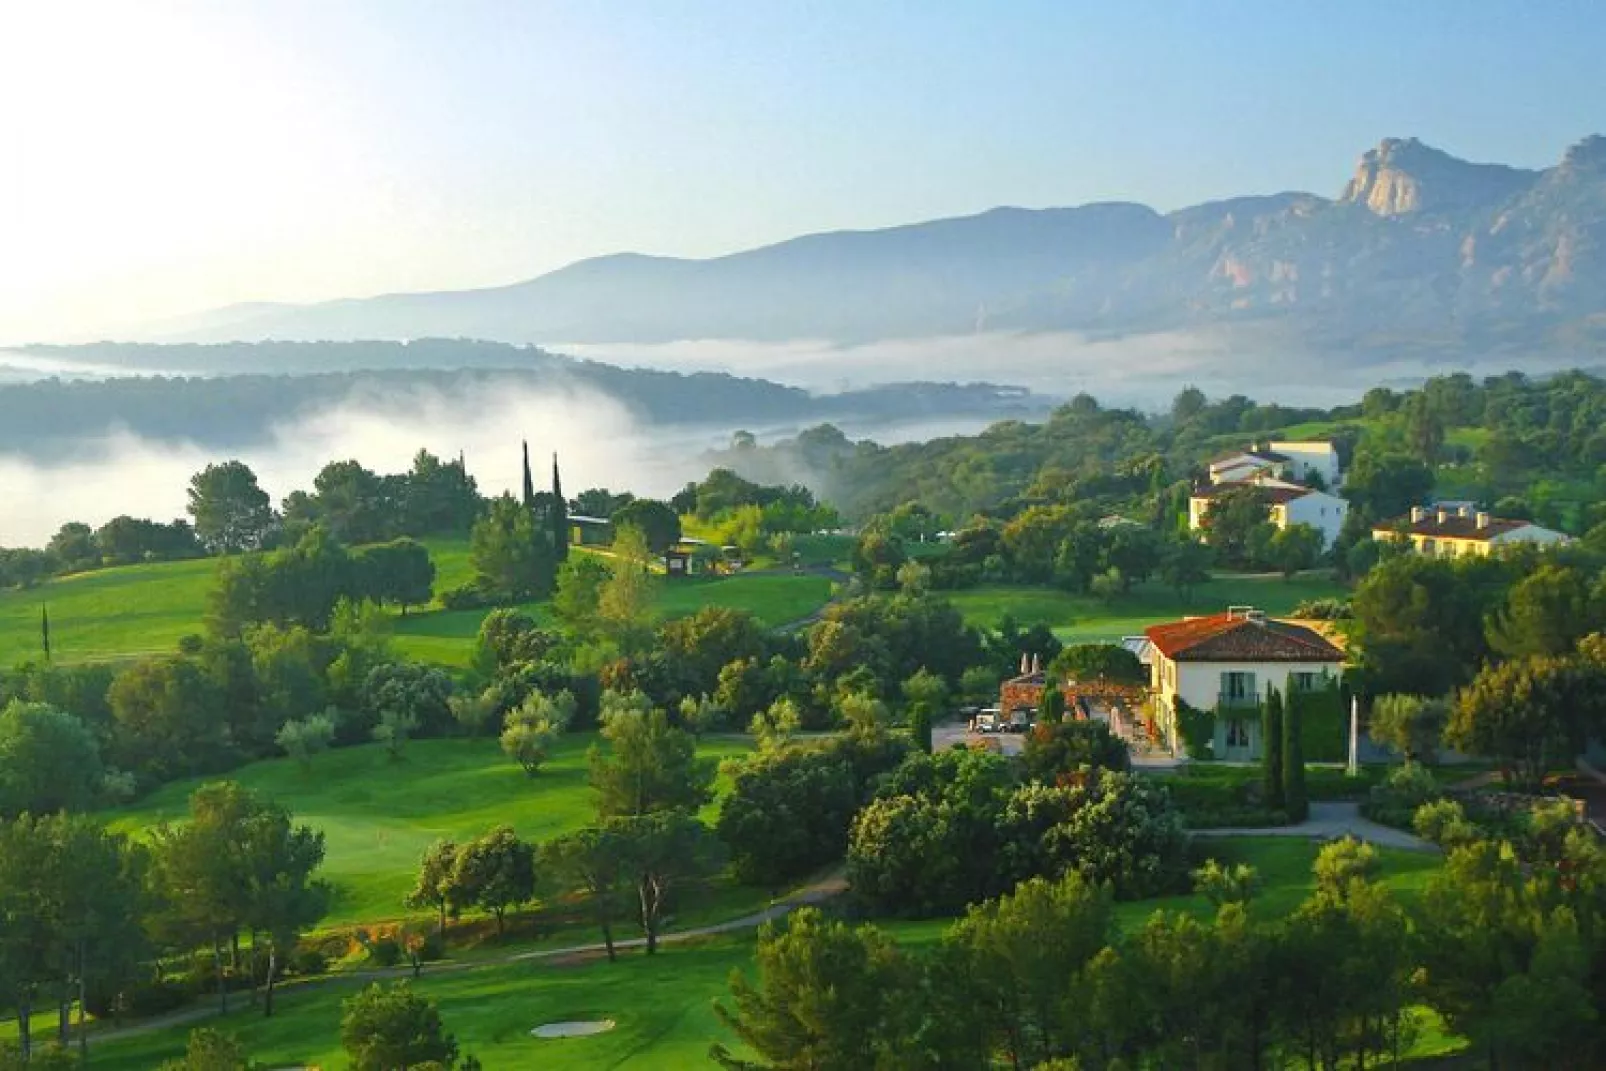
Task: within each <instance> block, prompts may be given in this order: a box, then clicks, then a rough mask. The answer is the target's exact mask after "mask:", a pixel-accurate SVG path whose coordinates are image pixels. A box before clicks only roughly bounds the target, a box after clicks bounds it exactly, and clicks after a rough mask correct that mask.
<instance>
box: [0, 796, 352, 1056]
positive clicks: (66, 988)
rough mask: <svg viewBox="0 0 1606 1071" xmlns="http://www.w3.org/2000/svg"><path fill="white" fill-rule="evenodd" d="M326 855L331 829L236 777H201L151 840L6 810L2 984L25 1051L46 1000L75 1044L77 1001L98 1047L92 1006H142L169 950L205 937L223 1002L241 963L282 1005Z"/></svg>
mask: <svg viewBox="0 0 1606 1071" xmlns="http://www.w3.org/2000/svg"><path fill="white" fill-rule="evenodd" d="M323 855H324V843H323V834H321V833H317V832H314V831H313V830H311V829H309V828H308V827H306V826H300V825H296V824H295V823H294V821H293V819H292V818H291V816H290V814H289V812H288V811H286V810H285V809H284V808H283V807H280V806H279V805H277V804H275V803H273V802H272V801H270V800H267V799H264V798H262V797H260V796H257V795H255V794H253V793H251V792H248V791H246V790H244V789H242V788H240V787H239V786H238V785H235V784H232V783H228V782H220V783H216V784H209V785H205V786H203V787H202V788H200V789H198V790H196V792H195V793H194V794H193V795H192V796H191V798H190V810H189V815H188V816H187V820H186V821H185V822H184V823H182V824H178V825H169V824H165V823H164V824H162V825H160V826H158V827H157V829H156V830H155V832H154V834H153V835H152V836H151V838H150V840H149V842H148V843H142V842H135V841H131V840H129V839H127V838H125V837H123V836H121V835H118V834H114V833H110V832H108V831H107V830H106V829H105V827H104V826H102V825H101V824H100V823H99V822H97V821H96V820H94V819H92V818H89V817H87V816H83V815H66V814H56V815H53V816H48V817H34V816H31V815H28V814H24V815H22V816H20V817H18V818H15V819H13V820H10V821H5V822H0V990H3V992H4V993H5V994H6V998H7V1000H8V1002H9V1003H10V1004H11V1006H12V1007H14V1008H15V1009H16V1014H17V1037H18V1042H19V1046H20V1049H21V1052H22V1055H23V1058H24V1059H27V1058H28V1056H29V1055H30V1053H31V1051H32V1049H33V1047H34V1037H35V1030H34V1024H33V1019H34V1014H35V1012H36V1010H38V1009H42V1008H51V1009H54V1010H55V1011H56V1013H57V1026H56V1030H55V1035H56V1040H57V1042H58V1044H60V1045H61V1046H64V1047H65V1046H66V1045H67V1044H68V1042H69V1040H70V1035H69V1024H70V1013H71V1012H72V1010H73V1009H74V1008H76V1009H77V1011H78V1017H79V1019H78V1023H79V1031H78V1035H79V1044H80V1045H81V1046H85V1047H87V1044H88V1042H87V1035H85V1033H84V1032H83V1029H82V1027H83V1017H84V1015H85V1014H86V1013H88V1012H93V1013H94V1014H96V1015H97V1016H101V1015H110V1014H113V1013H115V1012H117V1011H118V1010H119V1009H123V1008H128V1007H134V1006H138V1005H137V1004H136V1003H132V1002H137V1000H138V997H137V996H136V993H137V991H138V990H140V989H141V988H142V987H149V986H150V985H151V984H152V983H153V981H154V980H155V979H156V978H157V977H158V976H159V974H160V973H161V969H162V968H161V967H160V964H161V962H162V955H163V953H164V952H189V951H190V950H192V949H194V948H196V947H198V946H204V947H207V948H209V949H210V964H211V969H212V971H213V973H214V976H215V980H216V986H217V994H218V1000H219V1003H220V1006H221V1007H222V1009H223V1010H225V1011H226V1010H227V1008H228V991H229V987H230V983H231V980H232V978H233V977H234V976H235V975H237V974H241V973H242V972H244V974H243V976H244V977H248V978H251V979H252V980H253V984H255V983H257V982H258V981H259V982H260V984H261V986H262V993H263V1010H264V1013H265V1014H268V1015H271V1014H272V1013H273V994H274V987H275V984H276V982H277V981H278V980H279V978H280V977H281V975H282V973H283V969H284V966H285V964H286V962H287V960H288V958H289V954H290V952H291V951H292V950H293V949H294V948H295V946H296V943H297V941H298V939H299V937H300V935H301V934H302V932H304V931H305V929H306V928H307V927H309V926H311V925H312V924H313V923H314V922H316V921H317V920H318V919H319V918H321V917H322V916H323V914H324V911H325V908H326V905H327V897H328V890H327V888H326V887H325V886H324V885H323V884H322V883H320V882H319V881H317V880H316V878H315V877H314V875H315V872H316V871H317V869H318V867H319V865H320V864H321V863H322V861H323ZM242 938H243V941H244V945H245V953H244V955H245V956H248V957H249V960H250V967H249V968H244V967H243V966H242V950H241V944H242ZM253 999H254V997H253Z"/></svg>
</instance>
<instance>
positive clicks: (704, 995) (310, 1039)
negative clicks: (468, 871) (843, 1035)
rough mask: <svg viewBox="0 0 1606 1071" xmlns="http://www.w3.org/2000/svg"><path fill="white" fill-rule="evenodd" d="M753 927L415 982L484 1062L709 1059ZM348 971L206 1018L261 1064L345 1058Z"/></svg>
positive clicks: (128, 1062)
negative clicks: (698, 939)
mask: <svg viewBox="0 0 1606 1071" xmlns="http://www.w3.org/2000/svg"><path fill="white" fill-rule="evenodd" d="M752 950H753V945H752V939H751V938H750V937H748V938H741V939H723V940H718V941H709V942H702V943H698V944H696V945H692V946H670V947H668V948H666V949H665V950H664V952H663V953H662V954H660V955H658V956H655V957H648V956H645V955H642V954H640V953H630V954H627V955H626V956H625V957H624V958H622V959H621V960H620V961H619V962H618V963H613V964H610V963H607V962H598V963H592V964H589V965H587V966H561V965H552V964H547V963H542V962H540V961H535V962H531V963H520V964H506V965H501V966H497V967H493V968H488V969H485V970H477V971H473V972H470V973H455V974H454V973H446V972H439V973H434V974H432V973H431V972H430V971H428V970H426V971H425V972H424V975H423V977H422V978H421V979H419V980H418V981H417V982H415V983H414V985H415V987H416V988H417V990H418V991H419V992H420V993H424V994H427V995H428V996H431V997H433V998H435V999H436V1000H438V1001H439V1002H440V1008H441V1018H442V1020H443V1022H444V1023H445V1024H446V1028H447V1029H448V1030H449V1031H451V1032H452V1033H453V1034H454V1035H456V1037H457V1040H458V1044H459V1046H460V1047H461V1048H462V1050H463V1051H464V1052H472V1053H474V1054H475V1055H476V1056H478V1057H479V1058H480V1060H481V1062H483V1063H484V1065H485V1066H486V1067H488V1068H518V1067H529V1068H543V1069H548V1068H550V1069H553V1071H566V1069H572V1068H633V1069H637V1071H656V1069H658V1068H679V1067H707V1066H712V1065H711V1064H709V1062H708V1049H709V1046H710V1045H711V1044H712V1043H714V1042H715V1041H724V1042H726V1044H729V1045H731V1046H732V1047H733V1048H734V1047H735V1043H734V1039H733V1038H732V1037H730V1036H729V1033H728V1031H726V1030H725V1028H724V1027H723V1026H722V1025H721V1024H720V1023H719V1021H718V1020H717V1019H716V1018H715V1015H714V1011H713V999H714V998H715V997H721V996H724V995H725V994H726V993H727V992H728V990H727V979H728V978H729V975H730V972H731V970H732V968H736V967H742V968H744V969H745V968H747V966H748V964H749V962H750V960H751V958H752ZM358 988H360V986H359V985H358V983H356V982H340V983H334V984H329V985H321V986H318V987H317V988H315V989H308V990H305V991H302V992H296V990H295V989H294V988H293V987H292V988H290V989H286V990H285V991H284V993H283V996H282V997H281V999H280V1002H279V1007H278V1010H277V1013H276V1014H275V1016H274V1018H272V1019H263V1018H262V1015H261V1012H260V1011H253V1010H249V1009H247V1010H244V1011H240V1012H237V1013H235V1014H233V1015H230V1016H229V1017H228V1018H227V1019H226V1020H224V1021H223V1022H222V1023H221V1024H219V1023H218V1022H217V1021H216V1020H210V1021H209V1025H214V1026H217V1025H220V1026H221V1027H222V1029H224V1030H227V1031H229V1032H231V1033H235V1034H238V1036H239V1037H240V1040H241V1042H242V1043H243V1044H244V1045H245V1046H246V1048H247V1049H248V1050H249V1052H250V1053H251V1055H252V1056H253V1057H254V1058H255V1059H257V1060H260V1061H262V1062H263V1065H264V1066H266V1067H329V1068H334V1067H345V1066H346V1062H347V1061H346V1056H345V1053H344V1052H343V1051H342V1050H341V1048H340V1002H341V1000H343V999H344V998H345V997H347V996H349V995H350V994H351V993H353V992H355V991H356V990H357V989H358ZM571 1019H612V1020H614V1022H615V1023H616V1024H618V1025H617V1026H616V1028H615V1029H614V1030H612V1031H610V1032H608V1033H606V1034H600V1035H597V1036H595V1037H590V1038H569V1039H565V1040H553V1041H543V1040H540V1039H537V1038H533V1037H531V1036H530V1031H531V1030H533V1029H534V1028H535V1027H537V1026H539V1025H541V1024H542V1023H549V1022H560V1021H564V1020H571ZM188 1029H189V1028H188V1027H185V1028H179V1029H174V1030H164V1031H161V1032H159V1033H154V1034H149V1035H146V1036H143V1037H138V1038H133V1039H130V1040H128V1041H123V1042H110V1043H107V1044H103V1045H101V1046H99V1047H97V1048H96V1049H94V1050H93V1053H92V1055H93V1058H94V1066H96V1067H105V1068H127V1069H129V1071H134V1069H146V1068H151V1067H155V1066H156V1065H158V1064H159V1063H161V1061H163V1060H165V1059H169V1058H171V1057H174V1056H178V1055H181V1054H182V1052H183V1048H184V1044H185V1039H186V1037H187V1034H188Z"/></svg>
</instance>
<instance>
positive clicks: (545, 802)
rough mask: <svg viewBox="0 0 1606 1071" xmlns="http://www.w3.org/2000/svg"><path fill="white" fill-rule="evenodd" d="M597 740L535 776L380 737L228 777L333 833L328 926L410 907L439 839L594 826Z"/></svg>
mask: <svg viewBox="0 0 1606 1071" xmlns="http://www.w3.org/2000/svg"><path fill="white" fill-rule="evenodd" d="M595 739H596V737H595V734H593V733H575V734H573V735H571V736H568V737H565V738H564V739H563V740H562V741H561V742H560V744H559V745H558V747H557V749H556V751H555V754H554V756H553V758H552V760H551V761H549V762H548V763H547V765H546V766H544V767H542V769H541V771H540V773H539V774H537V775H536V776H535V777H533V778H531V777H527V776H526V775H525V773H524V771H523V770H521V769H520V768H519V767H518V766H517V765H515V764H514V763H512V762H510V761H509V760H508V759H507V758H506V757H505V756H503V755H502V753H501V750H500V749H499V748H498V746H497V744H496V741H494V740H418V741H414V742H413V743H411V744H409V745H408V747H407V752H406V755H405V757H404V758H403V760H402V761H401V762H391V761H389V760H388V759H387V758H386V757H385V755H384V752H383V751H382V749H381V748H380V747H379V746H378V745H365V746H362V747H353V748H341V749H338V750H335V751H330V752H326V753H325V754H323V755H320V756H318V758H317V759H316V760H314V763H313V768H312V770H311V771H310V772H304V771H303V770H301V768H300V767H299V766H297V765H296V764H295V763H294V762H291V761H290V760H288V759H270V760H267V761H265V762H258V763H253V764H251V765H249V766H246V767H243V768H241V769H239V770H236V771H234V772H232V773H230V774H228V775H227V776H228V777H229V778H230V779H232V780H235V781H238V782H239V783H240V784H242V785H245V786H246V787H248V788H252V789H257V790H259V791H261V792H264V793H266V794H267V795H269V796H271V797H273V798H274V799H276V800H278V801H279V802H281V803H283V804H284V805H285V806H287V807H289V808H290V810H291V811H292V812H293V813H294V814H295V816H296V818H297V819H298V820H301V821H305V822H307V823H309V824H310V825H312V826H314V827H315V828H317V829H320V830H322V831H323V833H324V837H325V838H326V843H327V855H326V859H327V861H326V862H325V864H324V867H323V870H322V875H323V877H325V878H326V879H328V880H329V881H330V882H331V883H332V884H333V885H334V887H335V899H334V903H333V905H332V908H331V912H330V916H329V918H328V919H326V920H325V924H326V925H344V924H348V923H353V922H359V921H377V920H382V919H394V918H399V917H401V916H403V915H405V914H406V912H405V911H404V909H403V908H402V897H403V896H405V895H406V893H407V891H408V890H409V889H410V888H412V883H413V877H414V875H415V874H416V873H417V866H418V859H419V856H420V855H421V854H422V853H423V851H424V848H425V847H426V846H427V845H428V844H429V843H430V842H431V841H434V840H436V839H437V838H439V837H453V838H458V839H464V838H469V837H474V836H478V835H479V834H481V833H483V832H485V831H486V830H487V829H490V828H491V827H492V826H496V825H499V824H501V823H504V822H505V823H507V824H509V825H511V826H513V828H514V829H515V830H516V831H517V832H518V834H519V835H520V836H521V837H524V838H526V839H529V840H535V841H544V840H548V839H550V838H552V837H554V836H556V835H558V834H561V833H565V832H568V831H570V830H573V829H578V828H580V827H581V826H583V825H586V824H587V823H588V822H590V821H591V820H592V817H593V811H592V794H591V788H590V784H589V780H588V777H587V770H586V750H587V749H588V748H589V747H590V746H591V744H592V742H593V741H594V740H595ZM748 746H749V745H748V743H747V742H746V741H745V740H743V739H740V738H729V739H717V740H709V741H705V742H704V743H703V745H702V752H703V753H704V754H705V755H708V756H710V757H713V758H723V757H725V756H727V755H736V754H741V753H743V752H745V751H746V750H747V748H748ZM198 783H199V782H197V781H181V782H175V783H173V784H170V785H166V786H164V787H163V788H161V789H160V790H159V791H157V792H155V793H153V794H152V795H151V796H149V797H147V798H146V799H144V800H142V801H140V802H139V803H137V804H135V805H134V806H132V807H130V808H127V809H124V810H120V811H115V812H112V813H111V814H110V815H109V817H110V818H111V819H112V825H113V828H116V829H119V830H123V831H126V832H130V833H134V834H136V835H137V834H139V833H140V832H142V831H144V830H147V829H149V828H150V827H151V826H152V825H154V824H155V823H156V822H157V821H158V820H160V819H164V818H165V819H177V818H181V817H182V816H183V815H184V814H185V813H186V805H187V801H188V798H189V794H190V792H191V791H193V790H194V788H195V786H196V785H197V784H198ZM709 817H712V810H711V811H710V815H709Z"/></svg>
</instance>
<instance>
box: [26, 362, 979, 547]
mask: <svg viewBox="0 0 1606 1071" xmlns="http://www.w3.org/2000/svg"><path fill="white" fill-rule="evenodd" d="M837 423H838V425H839V426H841V427H842V429H843V431H845V432H846V433H847V434H849V435H851V436H853V437H855V438H860V437H874V438H875V439H876V440H877V441H880V442H888V443H891V442H906V441H910V440H923V439H928V438H932V437H935V436H938V435H949V434H957V433H961V432H968V431H975V430H978V429H979V427H980V426H981V425H982V424H983V423H985V421H984V420H982V419H968V420H967V419H963V418H955V419H942V420H933V421H923V422H907V423H903V424H887V423H885V422H882V423H878V424H876V425H875V426H874V427H871V426H869V425H867V424H866V423H864V422H862V421H854V420H840V421H837ZM738 426H740V425H733V426H723V425H721V426H714V425H704V426H697V425H676V426H674V427H665V426H663V425H648V424H643V423H641V422H640V421H639V420H638V419H636V418H635V417H634V416H633V415H632V414H631V413H630V412H629V411H628V410H627V409H626V408H625V407H624V406H623V405H621V404H620V403H618V402H616V401H614V400H613V399H612V398H609V397H607V396H605V395H602V394H599V393H596V392H582V391H576V390H570V389H556V388H555V389H547V390H542V391H525V392H509V391H506V390H500V391H489V390H487V391H473V392H466V393H462V394H455V395H451V396H447V395H444V394H441V393H438V392H423V391H407V392H397V393H395V394H391V395H387V396H385V397H383V398H374V397H371V396H370V397H364V398H362V399H361V400H355V399H347V400H344V401H340V402H337V403H333V404H331V405H330V406H329V407H328V408H327V409H323V410H321V411H319V412H317V413H315V414H313V415H311V416H308V417H305V418H303V419H299V420H296V421H294V422H290V423H285V424H281V425H278V426H275V427H274V429H273V434H272V437H271V441H270V442H269V443H268V444H267V445H265V446H261V447H258V448H254V449H245V450H241V451H238V452H236V453H235V454H234V455H232V456H238V457H239V458H240V459H241V460H243V461H245V462H246V463H247V464H249V465H250V466H251V468H252V469H253V470H255V472H256V474H257V478H258V479H259V481H260V482H261V484H262V486H263V489H264V490H266V491H267V492H268V494H269V495H270V496H271V497H272V499H273V502H274V505H275V506H277V505H278V504H279V502H280V501H281V500H282V499H283V498H284V497H285V495H287V494H289V493H290V492H291V491H293V490H296V489H298V488H300V489H306V490H311V488H312V480H313V477H314V476H316V475H317V472H318V470H319V469H320V468H322V467H323V466H324V465H325V464H326V463H328V462H330V461H339V460H345V459H356V460H357V461H360V462H362V464H364V465H365V466H367V467H368V468H370V469H373V470H375V471H377V472H382V473H383V472H400V471H403V470H405V469H407V468H408V467H410V465H411V463H412V459H413V456H414V455H415V454H416V453H417V452H418V451H419V450H420V449H428V450H430V451H431V452H433V453H435V454H437V455H440V456H441V457H445V458H455V457H456V456H458V454H459V452H461V453H462V454H463V457H464V460H465V461H466V463H467V465H468V470H469V472H470V473H472V474H473V476H474V478H475V479H476V480H477V481H478V482H479V486H480V491H481V492H482V493H484V494H498V493H500V492H501V491H504V490H509V491H513V492H515V493H517V491H518V488H519V486H520V482H521V472H520V464H521V463H520V450H519V443H520V441H521V440H523V439H528V440H529V443H530V455H531V461H532V465H533V467H534V468H535V476H536V481H537V484H538V486H542V487H544V486H546V483H547V481H548V479H549V472H550V465H551V454H552V452H553V451H557V452H558V453H559V455H560V460H561V463H562V473H563V487H564V490H565V491H566V492H567V493H568V494H570V495H573V494H575V493H577V492H579V491H581V490H584V489H585V488H588V487H609V488H612V489H614V490H630V491H633V492H635V493H637V494H644V495H654V496H667V495H669V494H672V493H673V492H675V491H677V490H679V489H680V488H681V487H682V486H684V485H685V484H686V482H687V481H688V480H693V479H699V478H701V477H702V476H704V475H706V473H707V471H708V462H707V460H706V459H705V458H704V456H703V455H704V453H705V451H708V450H710V449H714V448H717V447H721V446H724V445H726V444H727V443H729V441H730V436H731V432H732V431H734V430H736V427H738ZM747 430H750V431H752V432H754V433H755V434H756V435H757V436H758V437H759V439H760V441H773V440H774V439H776V438H781V437H784V436H788V435H792V434H795V433H796V432H797V431H799V430H801V427H800V426H795V425H788V426H770V427H766V426H749V427H748V429H747ZM223 460H227V456H225V455H220V454H219V452H218V451H216V450H212V449H203V448H202V447H199V446H196V445H193V444H187V445H182V446H173V445H171V444H167V443H159V442H155V441H152V440H147V439H142V438H139V437H137V436H134V435H130V434H128V433H126V432H123V433H116V434H112V435H108V436H104V437H100V438H97V439H94V440H89V441H82V442H79V443H76V444H74V448H73V450H72V451H71V455H70V457H67V458H65V459H64V460H63V461H62V462H60V463H57V464H48V465H40V464H36V463H34V462H33V461H31V460H29V461H25V460H23V459H22V458H20V457H18V456H16V455H7V454H0V546H8V547H15V546H43V545H44V543H45V542H46V541H48V540H49V538H50V536H51V535H52V534H53V533H54V532H55V531H56V530H57V529H58V528H59V527H60V526H61V525H62V524H63V523H66V522H68V521H83V522H85V523H87V524H89V525H91V526H98V525H100V524H103V523H104V522H106V521H107V520H110V519H111V518H112V517H116V516H118V515H120V514H130V515H132V516H136V517H151V518H154V519H157V520H162V521H166V520H171V519H173V518H175V517H183V516H185V506H186V503H187V495H186V491H187V488H188V484H189V479H190V477H191V476H192V475H193V474H194V473H195V472H197V471H199V470H200V469H202V468H204V467H205V466H206V465H207V464H209V463H211V462H215V461H223Z"/></svg>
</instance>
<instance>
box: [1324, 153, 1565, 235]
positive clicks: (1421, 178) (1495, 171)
mask: <svg viewBox="0 0 1606 1071" xmlns="http://www.w3.org/2000/svg"><path fill="white" fill-rule="evenodd" d="M1534 177H1535V173H1534V172H1532V171H1523V170H1520V169H1518V168H1514V167H1506V166H1505V165H1503V164H1474V163H1469V162H1468V161H1466V160H1462V159H1460V158H1459V157H1455V156H1451V155H1450V154H1449V153H1447V152H1444V151H1442V150H1440V149H1435V148H1433V147H1432V146H1431V145H1425V144H1423V143H1422V142H1421V141H1419V140H1417V139H1416V138H1384V139H1383V140H1382V141H1381V142H1379V143H1378V146H1377V148H1375V149H1368V150H1367V151H1366V152H1364V153H1362V154H1361V159H1360V162H1359V163H1358V164H1357V165H1356V167H1355V176H1354V177H1353V178H1351V179H1350V180H1349V184H1348V185H1347V186H1345V187H1344V193H1343V195H1342V197H1341V198H1340V200H1342V201H1345V202H1348V203H1351V204H1360V205H1364V206H1366V207H1367V208H1368V209H1370V210H1371V211H1372V212H1373V213H1374V214H1376V215H1379V216H1405V215H1411V214H1414V213H1423V212H1440V211H1446V210H1453V209H1460V208H1466V207H1469V206H1472V205H1477V204H1486V203H1489V202H1493V201H1499V200H1502V199H1504V198H1507V197H1510V196H1512V195H1514V194H1516V193H1517V192H1519V191H1521V190H1522V189H1524V188H1525V187H1527V186H1528V185H1529V184H1531V183H1532V182H1533V180H1534Z"/></svg>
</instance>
